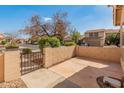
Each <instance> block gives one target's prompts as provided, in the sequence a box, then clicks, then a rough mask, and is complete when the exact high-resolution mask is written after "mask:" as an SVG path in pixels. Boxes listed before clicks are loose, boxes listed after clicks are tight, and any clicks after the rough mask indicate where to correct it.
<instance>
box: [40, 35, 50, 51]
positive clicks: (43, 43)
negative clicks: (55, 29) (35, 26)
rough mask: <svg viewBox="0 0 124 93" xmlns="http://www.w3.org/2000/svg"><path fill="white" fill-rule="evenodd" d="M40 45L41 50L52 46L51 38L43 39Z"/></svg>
mask: <svg viewBox="0 0 124 93" xmlns="http://www.w3.org/2000/svg"><path fill="white" fill-rule="evenodd" d="M38 44H39V48H40V49H42V48H44V47H48V46H50V43H49V37H41V38H40V40H39V42H38Z"/></svg>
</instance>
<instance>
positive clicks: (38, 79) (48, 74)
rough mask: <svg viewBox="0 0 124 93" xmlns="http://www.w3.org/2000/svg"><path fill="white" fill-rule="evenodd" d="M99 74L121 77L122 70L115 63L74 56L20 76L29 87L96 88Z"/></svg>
mask: <svg viewBox="0 0 124 93" xmlns="http://www.w3.org/2000/svg"><path fill="white" fill-rule="evenodd" d="M101 75H105V76H111V77H116V78H121V76H123V72H122V69H121V66H120V64H117V63H112V62H107V61H101V60H96V59H91V58H90V59H89V58H79V57H76V58H72V59H70V60H67V61H65V62H62V63H60V64H58V65H55V66H53V67H50V68H49V69H39V70H36V71H34V72H31V73H29V74H26V75H23V76H22V77H21V78H22V80H23V81H24V82H25V84H26V85H27V87H30V88H43V87H45V88H51V87H55V88H80V87H82V88H97V87H99V86H98V85H97V82H96V78H97V77H98V76H101Z"/></svg>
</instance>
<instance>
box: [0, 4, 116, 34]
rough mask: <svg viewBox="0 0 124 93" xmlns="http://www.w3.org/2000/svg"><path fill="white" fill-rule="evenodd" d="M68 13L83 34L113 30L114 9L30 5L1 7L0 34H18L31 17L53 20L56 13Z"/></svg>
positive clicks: (69, 18) (83, 6)
mask: <svg viewBox="0 0 124 93" xmlns="http://www.w3.org/2000/svg"><path fill="white" fill-rule="evenodd" d="M58 11H61V12H67V13H68V18H67V19H68V21H69V22H70V23H71V25H72V26H74V27H76V28H77V30H78V31H79V32H81V34H83V33H84V32H85V31H87V30H91V29H109V28H110V29H112V28H115V27H114V26H113V21H112V19H113V18H112V17H113V16H112V8H109V7H108V6H103V5H96V6H95V5H89V6H88V5H81V6H79V5H77V6H72V5H68V6H67V5H65V6H64V5H63V6H60V5H53V6H52V5H40V6H37V5H28V6H23V5H21V6H19V5H16V6H12V5H11V6H8V5H7V6H5V5H4V6H0V32H2V33H6V32H16V31H19V30H20V29H22V28H24V27H25V26H26V25H28V24H29V23H30V19H31V16H33V15H39V16H40V17H41V19H42V20H44V21H49V20H51V18H52V16H53V14H54V13H56V12H58Z"/></svg>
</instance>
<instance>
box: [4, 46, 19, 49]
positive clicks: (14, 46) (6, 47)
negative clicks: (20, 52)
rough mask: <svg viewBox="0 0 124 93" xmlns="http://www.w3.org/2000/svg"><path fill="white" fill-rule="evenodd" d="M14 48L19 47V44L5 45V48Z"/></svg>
mask: <svg viewBox="0 0 124 93" xmlns="http://www.w3.org/2000/svg"><path fill="white" fill-rule="evenodd" d="M15 48H19V46H17V45H9V46H6V49H15Z"/></svg>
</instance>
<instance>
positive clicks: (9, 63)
mask: <svg viewBox="0 0 124 93" xmlns="http://www.w3.org/2000/svg"><path fill="white" fill-rule="evenodd" d="M4 65H5V69H4V78H5V81H10V80H14V79H17V78H20V52H19V51H6V52H5V61H4Z"/></svg>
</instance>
